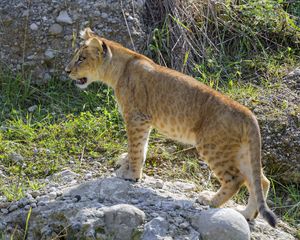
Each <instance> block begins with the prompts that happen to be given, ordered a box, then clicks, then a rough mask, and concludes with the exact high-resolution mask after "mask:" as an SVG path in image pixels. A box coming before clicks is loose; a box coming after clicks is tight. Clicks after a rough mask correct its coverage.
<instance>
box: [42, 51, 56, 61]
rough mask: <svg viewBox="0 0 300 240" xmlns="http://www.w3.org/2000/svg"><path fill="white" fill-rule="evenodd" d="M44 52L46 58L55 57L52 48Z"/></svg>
mask: <svg viewBox="0 0 300 240" xmlns="http://www.w3.org/2000/svg"><path fill="white" fill-rule="evenodd" d="M44 54H45V57H46V59H47V60H51V59H53V58H54V57H55V53H54V51H53V50H52V49H47V50H46V51H45V53H44Z"/></svg>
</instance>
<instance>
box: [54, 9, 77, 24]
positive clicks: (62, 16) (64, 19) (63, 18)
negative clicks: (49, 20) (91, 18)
mask: <svg viewBox="0 0 300 240" xmlns="http://www.w3.org/2000/svg"><path fill="white" fill-rule="evenodd" d="M56 21H57V22H59V23H67V24H72V23H73V21H72V19H71V18H70V16H69V14H68V13H67V11H61V12H60V13H59V15H58V17H57V18H56Z"/></svg>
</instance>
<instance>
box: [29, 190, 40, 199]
mask: <svg viewBox="0 0 300 240" xmlns="http://www.w3.org/2000/svg"><path fill="white" fill-rule="evenodd" d="M40 195H41V192H40V191H38V190H34V191H32V192H31V196H32V197H34V198H36V197H38V196H40Z"/></svg>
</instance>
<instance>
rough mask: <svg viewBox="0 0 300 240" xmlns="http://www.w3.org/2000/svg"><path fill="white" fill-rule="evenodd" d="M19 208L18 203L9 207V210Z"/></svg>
mask: <svg viewBox="0 0 300 240" xmlns="http://www.w3.org/2000/svg"><path fill="white" fill-rule="evenodd" d="M17 209H18V205H17V204H13V205H11V206H10V207H9V208H8V211H9V212H12V211H15V210H17Z"/></svg>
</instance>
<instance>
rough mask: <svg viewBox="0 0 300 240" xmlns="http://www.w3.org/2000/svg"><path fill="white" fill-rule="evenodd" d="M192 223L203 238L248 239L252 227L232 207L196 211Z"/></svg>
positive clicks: (211, 239)
mask: <svg viewBox="0 0 300 240" xmlns="http://www.w3.org/2000/svg"><path fill="white" fill-rule="evenodd" d="M190 221H191V225H192V226H193V227H194V228H195V229H196V230H197V231H198V232H199V233H200V235H201V239H203V240H206V239H207V240H219V239H220V236H222V240H247V239H250V229H249V225H248V223H247V221H246V220H245V218H244V217H243V216H242V215H241V214H240V213H239V212H237V211H235V210H233V209H230V208H221V209H209V210H206V211H201V212H200V213H195V214H193V215H192V216H191V218H190Z"/></svg>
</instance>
